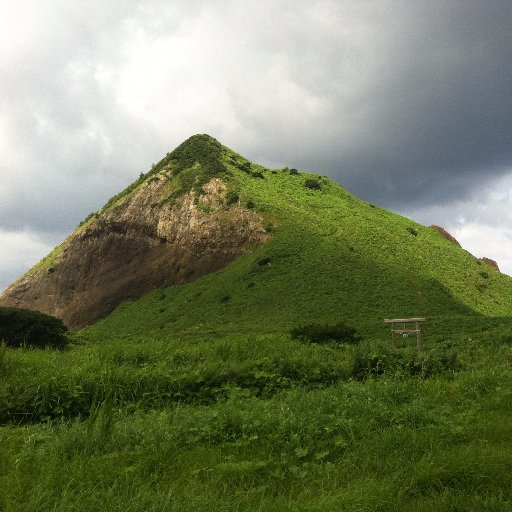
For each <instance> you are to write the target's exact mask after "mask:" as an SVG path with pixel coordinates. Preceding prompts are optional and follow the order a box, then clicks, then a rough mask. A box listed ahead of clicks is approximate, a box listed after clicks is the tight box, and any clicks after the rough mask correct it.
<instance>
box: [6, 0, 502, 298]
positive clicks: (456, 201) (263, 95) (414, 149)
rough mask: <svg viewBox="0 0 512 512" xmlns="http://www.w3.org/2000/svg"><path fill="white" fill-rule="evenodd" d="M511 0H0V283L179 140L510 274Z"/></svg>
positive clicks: (19, 269) (26, 264) (56, 240)
mask: <svg viewBox="0 0 512 512" xmlns="http://www.w3.org/2000/svg"><path fill="white" fill-rule="evenodd" d="M511 26H512V2H510V0H503V1H499V0H481V1H477V0H424V1H422V0H402V1H400V0H382V1H377V0H372V1H364V0H337V1H334V0H332V1H330V0H259V1H258V2H249V1H248V0H237V1H235V0H166V1H164V0H144V1H142V0H139V1H137V0H108V2H106V1H103V0H102V1H96V0H87V1H86V0H16V1H15V2H14V1H12V0H0V178H1V179H0V290H2V289H3V288H4V287H5V286H6V285H7V284H8V283H9V282H11V281H12V280H13V279H15V278H16V277H18V276H19V275H20V274H21V273H22V272H24V271H25V270H26V269H27V268H29V267H30V266H31V265H32V264H34V263H35V262H36V261H38V260H39V259H40V258H41V257H42V256H44V255H45V254H46V253H48V252H49V251H50V250H51V249H52V248H53V247H54V246H55V245H56V244H58V243H60V242H61V241H62V240H63V239H64V238H65V237H66V235H67V234H69V233H70V232H71V231H72V230H73V229H74V228H75V227H76V225H77V224H78V223H79V222H80V220H82V219H83V218H84V217H85V216H86V215H87V214H88V213H90V212H92V211H95V210H97V209H98V208H100V207H101V206H102V205H103V204H104V203H105V201H106V200H107V199H108V198H109V197H111V196H112V195H114V194H115V193H117V192H118V191H119V190H121V189H122V188H123V187H125V186H126V185H127V184H129V183H130V182H131V181H133V180H134V179H135V178H137V177H138V175H139V174H140V172H145V171H147V170H148V169H149V168H150V166H151V164H152V163H154V162H157V161H158V160H159V159H160V158H161V157H162V156H163V155H165V153H166V152H168V151H170V150H172V149H174V147H176V146H177V145H178V144H179V143H180V142H182V141H183V140H184V139H186V138H187V137H189V136H190V135H192V134H194V133H209V134H210V135H212V136H214V137H216V138H217V139H218V140H220V141H221V142H222V143H223V144H225V145H227V146H229V147H231V148H233V149H234V150H236V151H238V152H239V153H242V154H244V155H245V156H247V157H248V158H249V159H251V160H252V161H255V162H259V163H262V164H265V165H268V166H284V165H287V166H290V167H297V168H299V169H303V170H309V171H311V172H317V173H319V174H325V175H328V176H330V177H332V178H333V179H335V180H336V181H338V182H339V183H341V184H342V185H343V186H345V187H346V188H347V189H348V190H349V191H351V192H353V193H355V194H356V195H358V196H359V197H361V198H363V199H366V200H368V201H371V202H374V203H377V204H379V205H382V206H384V207H386V208H389V209H391V210H393V211H395V212H399V213H401V214H403V215H406V216H408V217H411V218H413V219H415V220H417V221H418V222H420V223H422V224H426V225H430V224H438V225H441V226H443V227H445V228H446V229H447V230H448V231H449V232H450V233H452V234H453V235H454V236H455V237H456V238H457V239H458V240H459V241H460V243H461V244H462V245H463V247H464V248H466V249H467V250H469V251H470V252H472V253H473V254H474V255H476V256H478V257H481V256H487V257H490V258H493V259H496V260H497V261H498V263H499V264H500V267H501V269H502V270H503V271H504V272H506V273H508V274H512V59H511V58H510V52H511V49H512V30H510V27H511Z"/></svg>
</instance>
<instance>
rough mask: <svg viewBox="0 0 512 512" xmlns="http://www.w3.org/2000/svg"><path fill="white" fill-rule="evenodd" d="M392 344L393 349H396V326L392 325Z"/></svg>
mask: <svg viewBox="0 0 512 512" xmlns="http://www.w3.org/2000/svg"><path fill="white" fill-rule="evenodd" d="M391 343H392V344H393V347H394V348H396V332H395V324H394V323H392V324H391Z"/></svg>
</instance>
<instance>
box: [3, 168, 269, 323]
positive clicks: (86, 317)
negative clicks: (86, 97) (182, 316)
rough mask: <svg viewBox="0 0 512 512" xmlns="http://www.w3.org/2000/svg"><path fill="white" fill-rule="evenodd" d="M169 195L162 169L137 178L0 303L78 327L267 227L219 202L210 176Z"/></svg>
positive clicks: (216, 259) (219, 185) (214, 260)
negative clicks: (138, 181) (136, 182)
mask: <svg viewBox="0 0 512 512" xmlns="http://www.w3.org/2000/svg"><path fill="white" fill-rule="evenodd" d="M202 189H203V191H204V193H201V194H199V193H197V192H194V191H190V192H188V193H186V194H184V195H182V196H181V197H178V198H175V199H173V200H170V199H169V197H170V195H169V179H168V177H167V176H166V175H165V173H160V174H157V175H156V176H153V177H152V178H151V179H149V180H147V181H145V182H144V183H143V184H142V185H141V186H140V187H139V188H137V189H136V190H135V191H134V192H133V193H131V194H129V195H127V197H125V198H124V199H123V200H121V201H119V202H117V204H116V205H115V206H114V207H112V208H111V209H110V210H107V211H105V212H104V213H101V214H100V215H98V216H96V217H93V218H92V220H90V221H88V222H87V223H85V224H84V225H83V226H81V227H79V228H77V229H76V230H75V231H74V233H72V234H71V235H70V236H69V237H68V238H67V239H66V240H65V242H64V243H63V244H62V245H61V246H60V247H59V248H57V249H56V250H55V251H54V252H53V253H52V254H50V255H49V256H48V257H47V258H45V259H44V260H42V262H40V263H39V264H38V265H36V266H35V267H34V268H33V269H32V270H31V271H29V272H28V273H27V274H25V275H24V276H23V277H21V278H20V279H18V280H17V281H15V282H14V283H13V284H12V285H11V286H9V287H8V288H7V289H6V290H5V292H4V293H3V294H2V295H1V296H0V305H5V306H15V307H22V308H27V309H36V310H39V311H41V312H43V313H47V314H50V315H54V316H57V317H59V318H61V319H62V320H63V321H64V323H65V324H66V325H67V326H68V327H69V328H70V329H79V328H81V327H84V326H86V325H89V324H91V323H93V322H95V321H97V320H98V319H100V318H102V317H104V316H106V315H107V314H108V313H110V312H111V311H112V310H113V309H114V308H115V307H116V306H118V305H119V304H120V303H121V302H123V301H125V300H127V299H138V298H140V297H141V296H142V295H143V294H145V293H146V292H148V291H150V290H152V289H155V288H160V287H165V286H170V285H172V284H175V283H186V282H190V281H192V280H194V279H196V278H198V277H200V276H202V275H205V274H208V273H210V272H214V271H216V270H219V269H221V268H222V267H224V266H225V265H227V264H228V263H230V262H231V261H233V260H234V259H235V258H237V257H238V256H240V255H241V254H242V253H244V252H245V251H246V250H247V249H248V247H249V246H250V245H251V244H261V243H264V242H265V241H266V240H267V238H268V235H267V233H266V232H265V230H264V229H263V226H262V218H261V216H260V215H259V214H258V213H257V212H255V211H253V210H248V209H245V208H242V207H241V206H239V205H236V204H235V205H231V206H229V207H228V206H227V205H226V185H225V183H224V182H223V181H222V180H221V179H220V178H213V179H211V180H210V181H209V182H208V183H206V184H205V185H203V187H202Z"/></svg>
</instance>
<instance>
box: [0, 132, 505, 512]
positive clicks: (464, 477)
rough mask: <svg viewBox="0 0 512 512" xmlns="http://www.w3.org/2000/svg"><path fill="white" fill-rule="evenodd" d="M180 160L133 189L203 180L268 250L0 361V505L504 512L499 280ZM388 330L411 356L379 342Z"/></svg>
mask: <svg viewBox="0 0 512 512" xmlns="http://www.w3.org/2000/svg"><path fill="white" fill-rule="evenodd" d="M182 146H183V147H181V146H180V148H181V149H180V148H178V149H180V151H179V152H178V153H176V152H173V153H170V154H169V155H168V156H167V157H166V158H165V159H164V160H163V161H162V162H160V163H159V164H157V165H156V166H155V167H154V169H153V170H152V171H150V172H149V173H148V174H147V175H145V178H144V179H142V181H141V182H140V183H139V184H138V185H137V187H143V186H145V185H144V184H145V183H146V181H148V180H151V178H152V176H153V173H155V172H166V173H169V183H170V185H171V188H170V190H171V193H173V194H175V195H176V194H177V192H176V191H177V190H185V189H186V188H187V187H189V190H190V189H191V188H193V187H196V188H198V189H200V187H201V186H202V185H203V184H204V183H206V181H207V180H208V179H209V178H210V177H211V176H213V175H215V176H219V177H221V178H222V179H224V180H226V183H227V185H228V196H227V198H226V199H227V200H226V202H227V203H228V205H227V206H229V205H230V204H231V205H233V204H237V203H239V204H241V205H248V204H251V207H252V208H253V209H254V210H256V211H258V212H259V213H260V214H261V215H262V217H263V219H264V222H265V225H266V226H267V231H268V232H269V233H271V235H272V237H271V239H270V240H269V242H267V243H266V244H265V245H264V246H261V247H258V248H255V249H254V250H253V251H251V252H250V253H248V254H246V255H245V256H243V257H241V258H239V259H238V260H236V261H235V262H233V263H232V264H231V265H229V266H228V267H226V268H224V269H223V270H222V271H220V272H217V273H215V274H211V275H209V276H206V277H203V278H201V279H199V280H197V281H196V282H194V283H191V284H188V285H183V286H174V287H171V288H168V289H165V290H156V291H154V292H152V293H150V294H148V295H147V296H145V297H144V298H142V299H141V300H140V301H137V302H133V303H130V302H127V303H125V304H124V305H122V306H121V307H119V308H118V309H117V310H116V311H114V312H113V314H112V315H110V316H109V317H108V318H106V319H104V320H102V321H101V322H98V323H97V324H96V325H94V326H92V327H90V328H89V329H87V330H84V331H82V332H80V333H77V334H75V335H73V341H74V343H73V344H72V345H71V346H70V348H69V349H68V350H65V351H53V350H48V349H46V350H31V349H28V348H21V349H18V348H16V349H15V348H8V347H5V346H2V347H1V348H0V422H1V423H2V425H3V426H1V427H0V447H1V448H0V458H1V460H0V510H2V511H4V510H5V511H6V512H11V511H23V512H26V511H28V512H30V511H34V512H35V511H39V510H56V511H72V510H75V511H88V510H90V511H107V510H108V511H111V510H123V511H126V512H131V511H140V510H145V511H146V510H149V511H165V510H169V511H171V510H176V511H181V510H183V511H185V510H186V511H190V510H194V511H202V510H205V511H206V510H208V511H217V510H218V511H226V512H227V511H230V512H231V511H234V510H240V511H242V510H243V511H257V510H261V511H263V510H264V511H326V512H327V511H328V512H330V511H332V510H347V511H365V510H366V511H390V512H391V511H410V510H414V511H436V512H439V511H453V510H461V511H462V510H464V511H465V510H478V511H480V510H482V511H500V510H510V509H511V508H512V485H510V484H511V477H510V474H511V470H512V462H511V461H512V422H511V421H510V416H511V413H512V372H511V371H510V370H511V368H510V366H511V364H512V304H511V299H510V298H511V296H512V283H511V280H510V278H509V277H507V276H504V275H502V274H500V273H499V272H497V271H496V270H495V269H494V268H491V267H488V266H485V267H483V266H482V264H481V263H480V262H479V261H478V260H477V259H476V258H474V257H473V256H471V255H470V254H469V253H467V252H466V251H464V250H462V249H461V248H460V247H457V246H456V245H455V244H453V243H452V242H450V241H448V240H446V239H445V238H444V237H443V236H442V235H440V234H439V233H437V232H436V231H434V230H432V229H429V228H425V227H423V226H420V225H417V224H414V223H412V222H411V221H410V220H408V219H404V218H402V217H399V216H397V215H394V214H392V213H391V212H388V211H386V210H383V209H380V208H376V207H373V206H372V205H369V204H367V203H365V202H363V201H360V200H358V199H356V198H354V197H353V196H351V195H350V194H348V193H347V192H346V191H345V190H343V189H342V188H341V187H339V186H338V185H336V184H334V183H333V182H331V181H329V180H328V179H326V178H322V177H318V176H313V175H308V174H306V173H300V174H299V173H295V172H293V173H292V172H291V171H290V170H288V169H283V170H274V171H271V170H268V169H265V168H263V167H261V166H258V165H254V164H251V163H250V162H247V160H245V159H244V158H243V157H241V156H240V155H236V154H235V153H233V152H231V151H230V150H228V149H227V148H224V147H222V146H221V145H220V144H218V143H217V142H216V141H213V139H211V138H209V137H207V136H201V137H194V138H192V139H189V141H187V142H186V143H184V145H182ZM176 151H178V150H176ZM307 180H313V181H315V182H316V183H318V184H319V185H320V188H317V187H316V186H315V187H309V186H308V185H307V183H306V181H307ZM128 193H131V192H128ZM175 197H176V198H177V197H178V196H177V195H176V196H175ZM118 200H122V198H120V199H118ZM405 316H425V317H426V318H427V321H426V322H425V323H424V324H422V328H423V334H424V340H425V352H424V353H423V354H417V353H416V351H415V348H414V344H415V340H414V338H413V337H410V338H400V340H399V341H400V342H401V343H399V347H398V348H397V349H393V348H392V347H391V346H390V334H389V331H388V328H387V327H385V326H384V323H383V319H384V318H392V317H405ZM346 326H353V327H354V329H355V330H356V332H355V331H351V330H350V328H347V327H346ZM344 329H345V333H344V336H345V341H346V337H347V336H349V337H351V339H350V341H353V342H355V341H358V340H357V339H356V336H357V333H360V334H361V336H362V338H363V339H362V340H361V341H359V342H357V343H344V342H341V343H338V342H337V341H340V340H341V338H342V337H343V336H342V331H343V330H344ZM290 332H291V333H292V334H293V335H294V337H295V334H296V335H297V339H293V338H292V336H291V335H290V334H289V333H290Z"/></svg>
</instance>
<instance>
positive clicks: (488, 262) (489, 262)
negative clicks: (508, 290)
mask: <svg viewBox="0 0 512 512" xmlns="http://www.w3.org/2000/svg"><path fill="white" fill-rule="evenodd" d="M480 261H481V262H482V263H485V264H486V265H489V266H490V267H492V268H495V269H496V270H497V271H498V272H500V267H499V266H498V263H496V261H494V260H491V258H486V257H485V256H484V257H483V258H480Z"/></svg>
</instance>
